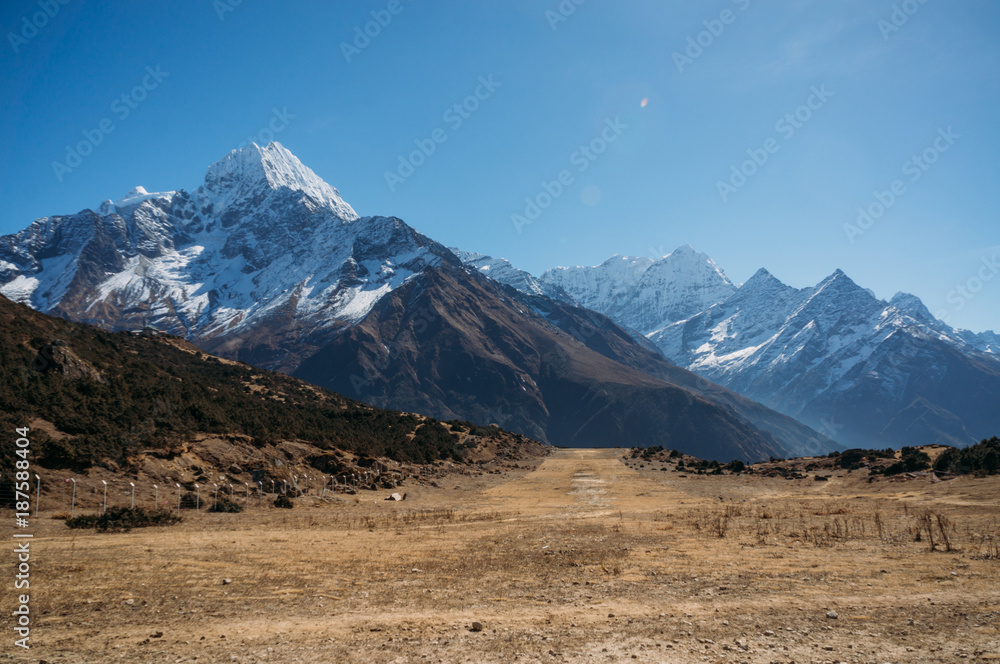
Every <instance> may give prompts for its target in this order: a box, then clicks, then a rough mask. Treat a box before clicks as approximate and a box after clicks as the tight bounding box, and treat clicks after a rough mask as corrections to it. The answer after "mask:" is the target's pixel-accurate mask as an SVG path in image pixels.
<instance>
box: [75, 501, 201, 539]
mask: <svg viewBox="0 0 1000 664" xmlns="http://www.w3.org/2000/svg"><path fill="white" fill-rule="evenodd" d="M180 522H181V518H180V517H179V516H177V515H176V514H175V513H174V512H172V511H169V510H146V509H143V508H141V507H109V508H108V511H107V512H104V513H103V514H81V515H80V516H77V517H72V518H69V519H66V525H67V526H68V527H69V528H74V529H86V528H93V529H94V530H96V531H97V532H100V533H120V532H128V531H130V530H132V529H133V528H147V527H150V526H172V525H174V524H176V523H180Z"/></svg>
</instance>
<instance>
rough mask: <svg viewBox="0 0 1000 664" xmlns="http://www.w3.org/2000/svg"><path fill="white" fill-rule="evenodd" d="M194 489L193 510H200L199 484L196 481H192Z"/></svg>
mask: <svg viewBox="0 0 1000 664" xmlns="http://www.w3.org/2000/svg"><path fill="white" fill-rule="evenodd" d="M194 490H195V495H194V511H195V512H200V511H201V485H200V484H198V483H197V482H195V483H194Z"/></svg>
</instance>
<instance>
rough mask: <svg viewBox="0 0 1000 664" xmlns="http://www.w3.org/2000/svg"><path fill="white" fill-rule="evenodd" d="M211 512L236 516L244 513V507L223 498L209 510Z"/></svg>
mask: <svg viewBox="0 0 1000 664" xmlns="http://www.w3.org/2000/svg"><path fill="white" fill-rule="evenodd" d="M208 511H209V512H222V513H225V514H235V513H236V512H242V511H243V506H242V505H240V504H239V503H237V502H236V501H234V500H230V499H229V498H226V497H225V496H223V497H222V498H219V499H218V500H217V501H216V502H215V503H213V504H212V506H211V507H210V508H208Z"/></svg>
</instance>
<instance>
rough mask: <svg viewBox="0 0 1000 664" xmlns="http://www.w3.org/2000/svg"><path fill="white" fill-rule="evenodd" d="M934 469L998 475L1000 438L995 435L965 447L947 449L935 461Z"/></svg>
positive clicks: (960, 473) (957, 472) (962, 473)
mask: <svg viewBox="0 0 1000 664" xmlns="http://www.w3.org/2000/svg"><path fill="white" fill-rule="evenodd" d="M934 470H937V471H940V472H949V473H956V474H959V475H966V474H969V473H977V474H982V475H996V474H997V473H998V472H1000V438H997V437H996V436H993V437H992V438H990V439H988V440H983V441H981V442H979V443H976V444H975V445H972V446H970V447H966V448H964V449H960V450H958V449H949V450H945V451H944V452H943V453H942V454H941V456H939V457H938V458H937V460H936V461H935V462H934Z"/></svg>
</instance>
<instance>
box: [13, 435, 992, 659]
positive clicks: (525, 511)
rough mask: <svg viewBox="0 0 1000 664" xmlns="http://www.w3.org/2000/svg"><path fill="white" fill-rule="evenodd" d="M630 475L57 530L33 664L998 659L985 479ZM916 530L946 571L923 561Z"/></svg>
mask: <svg viewBox="0 0 1000 664" xmlns="http://www.w3.org/2000/svg"><path fill="white" fill-rule="evenodd" d="M621 455H622V451H621V450H557V451H555V453H554V454H553V455H552V456H550V457H548V458H546V459H545V461H544V462H543V463H542V464H541V465H540V466H539V467H538V468H537V469H536V470H534V471H532V472H521V473H519V474H512V475H476V476H472V477H466V476H454V477H449V478H447V479H445V480H443V481H441V482H439V484H440V485H441V486H440V487H439V488H431V487H417V488H408V489H407V491H408V497H407V500H406V501H405V502H401V503H392V502H384V501H382V500H377V498H381V497H382V496H376V495H375V494H371V497H365V498H360V497H359V498H358V499H354V498H352V499H350V500H348V501H337V502H332V503H330V502H327V503H323V504H320V503H319V502H318V501H310V500H300V501H299V504H298V505H297V506H296V509H294V510H291V511H285V510H274V509H256V510H251V511H250V512H247V513H243V514H235V515H230V514H207V513H200V514H190V515H188V516H186V517H185V521H184V523H183V524H181V525H179V526H174V527H172V528H166V529H148V530H140V531H134V532H132V533H127V534H118V535H110V534H109V535H96V534H79V533H71V532H70V531H67V530H66V529H65V527H64V526H63V525H62V524H61V522H58V521H55V520H48V521H47V522H46V525H45V527H44V528H43V529H42V531H41V532H40V533H39V535H38V539H37V541H36V545H37V546H36V552H37V559H36V560H37V562H36V567H35V568H34V569H35V570H36V571H37V576H33V588H34V587H35V586H34V584H35V583H36V581H34V579H37V590H35V591H34V593H35V598H34V600H33V601H35V606H36V607H37V609H38V611H39V619H38V622H37V623H36V630H35V632H34V635H35V639H36V640H35V641H34V642H35V643H36V648H35V649H33V650H32V651H31V658H29V659H27V660H25V661H36V662H37V661H38V660H39V659H45V660H47V661H49V662H53V661H59V662H105V661H107V662H112V661H115V662H118V661H126V662H139V661H142V662H185V661H186V662H194V661H197V662H230V661H239V662H289V663H294V662H515V661H541V662H585V661H586V662H595V661H600V662H613V661H636V660H638V661H643V662H701V661H710V662H723V661H724V662H753V663H758V662H762V663H770V662H783V663H784V662H799V663H801V662H851V663H860V662H875V663H877V664H882V663H884V662H894V663H900V662H914V663H917V662H919V663H921V664H923V663H926V662H974V661H984V662H985V661H994V660H997V661H1000V638H998V628H1000V593H998V591H997V588H998V587H1000V573H998V565H1000V563H998V561H997V560H996V559H989V558H986V557H984V556H982V555H980V554H981V552H982V549H981V548H977V546H978V545H977V542H979V543H981V542H982V537H984V536H986V535H987V534H990V533H997V532H998V522H1000V519H998V517H1000V510H998V508H997V506H996V501H995V498H993V497H992V496H994V495H995V492H996V487H995V481H994V483H993V484H992V485H991V484H988V483H987V482H989V481H988V480H972V479H970V480H955V481H953V482H948V483H942V484H940V485H935V486H929V485H926V484H920V485H916V484H912V485H908V486H905V487H903V486H902V485H900V487H901V488H900V489H899V490H898V491H897V490H895V489H894V490H893V492H886V491H882V492H880V493H879V492H873V490H870V489H868V488H867V487H866V486H865V485H863V484H862V483H860V482H855V481H854V480H852V479H851V478H850V477H842V478H834V480H833V481H830V482H826V483H814V482H809V483H805V482H802V481H796V482H791V481H784V480H764V479H761V478H746V477H734V476H728V475H726V476H717V477H710V476H698V477H694V476H692V477H682V476H681V475H680V474H678V473H676V472H664V471H661V470H660V469H659V468H652V467H647V468H641V469H639V468H629V467H627V466H626V465H625V464H624V463H623V462H622V459H621ZM866 492H867V493H866ZM904 492H905V493H904ZM991 492H992V493H991ZM980 496H981V497H982V499H980V498H979V497H980ZM313 502H315V506H313V505H312V503H313ZM928 513H932V514H938V515H941V516H942V518H944V519H945V523H946V526H945V528H946V533H949V532H950V533H951V541H950V547H951V549H952V550H951V551H945V550H944V549H943V547H942V546H938V547H937V548H936V550H935V551H931V550H930V548H929V546H928V544H927V542H926V539H922V540H921V541H915V537H914V535H913V533H914V528H915V527H919V524H920V523H922V521H921V519H922V518H924V516H925V515H926V514H928ZM947 524H950V528H951V530H950V531H949V530H947V528H948V527H949V526H948V525H947ZM916 532H920V531H919V530H917V531H916ZM977 538H979V539H977ZM9 604H10V603H9V601H8V600H7V599H6V598H5V600H4V604H3V609H4V610H5V611H6V610H7V607H8V605H9ZM43 612H44V613H43ZM8 614H9V612H8ZM828 614H829V616H830V617H828ZM834 615H835V616H836V617H833V616H834ZM474 628H475V629H474ZM480 628H481V629H480ZM8 651H9V650H8ZM14 655H15V656H16V658H18V659H24V658H23V657H21V656H20V654H19V653H14Z"/></svg>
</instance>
